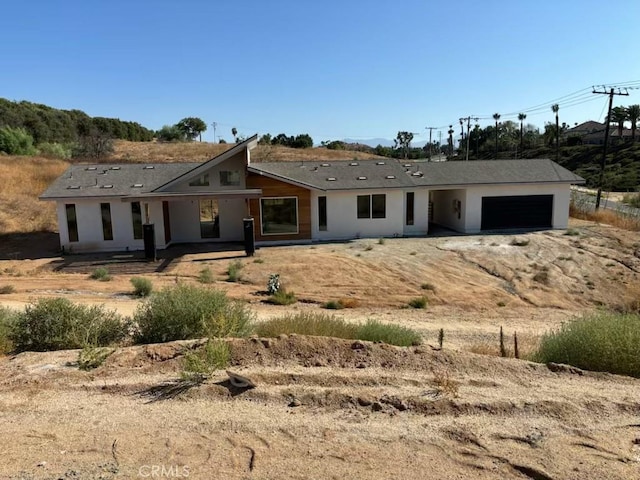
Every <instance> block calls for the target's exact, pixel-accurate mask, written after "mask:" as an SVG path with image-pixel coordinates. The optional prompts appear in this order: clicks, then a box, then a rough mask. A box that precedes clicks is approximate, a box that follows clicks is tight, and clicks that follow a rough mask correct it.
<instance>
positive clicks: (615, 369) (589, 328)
mask: <svg viewBox="0 0 640 480" xmlns="http://www.w3.org/2000/svg"><path fill="white" fill-rule="evenodd" d="M639 345H640V315H638V314H618V313H611V312H605V311H602V312H597V313H594V314H590V315H586V316H583V317H582V318H577V319H574V320H572V321H570V322H568V323H566V324H564V325H563V326H562V327H561V328H560V329H558V330H556V331H553V332H551V333H548V334H546V335H544V336H543V337H542V340H541V342H540V346H539V348H538V350H537V352H536V353H534V354H533V356H532V360H534V361H538V362H543V363H548V362H555V363H566V364H569V365H573V366H575V367H578V368H582V369H585V370H594V371H600V372H610V373H617V374H622V375H631V376H634V377H640V347H639Z"/></svg>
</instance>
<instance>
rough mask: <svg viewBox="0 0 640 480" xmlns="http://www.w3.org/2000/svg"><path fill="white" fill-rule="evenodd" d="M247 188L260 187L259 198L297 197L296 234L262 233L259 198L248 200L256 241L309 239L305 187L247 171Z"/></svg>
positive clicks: (309, 195) (308, 216) (307, 201)
mask: <svg viewBox="0 0 640 480" xmlns="http://www.w3.org/2000/svg"><path fill="white" fill-rule="evenodd" d="M247 188H249V189H251V188H260V189H262V197H261V198H269V197H297V198H298V234H295V235H264V236H263V235H262V224H261V223H260V222H261V218H260V199H250V200H249V214H250V215H251V216H252V217H253V218H254V219H255V234H256V241H258V242H274V241H288V240H311V192H310V191H309V190H307V189H306V188H302V187H298V186H297V185H291V184H290V183H286V182H282V181H280V180H275V179H273V178H269V177H266V176H264V175H258V174H255V173H252V172H249V175H248V177H247Z"/></svg>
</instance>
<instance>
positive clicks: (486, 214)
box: [480, 195, 553, 230]
mask: <svg viewBox="0 0 640 480" xmlns="http://www.w3.org/2000/svg"><path fill="white" fill-rule="evenodd" d="M552 218H553V195H522V196H520V195H518V196H513V197H482V224H481V227H480V228H481V229H482V230H499V229H508V228H550V227H551V226H552Z"/></svg>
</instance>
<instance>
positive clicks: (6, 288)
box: [0, 285, 16, 295]
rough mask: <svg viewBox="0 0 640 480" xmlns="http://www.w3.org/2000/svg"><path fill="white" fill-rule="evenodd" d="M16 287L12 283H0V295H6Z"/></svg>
mask: <svg viewBox="0 0 640 480" xmlns="http://www.w3.org/2000/svg"><path fill="white" fill-rule="evenodd" d="M15 291H16V289H15V287H14V286H13V285H2V286H0V295H8V294H9V293H13V292H15Z"/></svg>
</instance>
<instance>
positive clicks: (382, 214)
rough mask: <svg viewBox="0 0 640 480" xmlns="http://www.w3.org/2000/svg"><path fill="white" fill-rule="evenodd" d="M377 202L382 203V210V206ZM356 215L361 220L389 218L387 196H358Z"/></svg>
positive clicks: (384, 194) (381, 194)
mask: <svg viewBox="0 0 640 480" xmlns="http://www.w3.org/2000/svg"><path fill="white" fill-rule="evenodd" d="M376 201H377V202H380V201H382V204H381V205H382V208H380V204H379V203H377V202H376ZM365 206H366V212H365ZM356 213H357V218H358V219H359V220H371V219H381V218H382V219H384V218H387V194H386V193H370V194H367V195H358V196H357V200H356Z"/></svg>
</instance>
